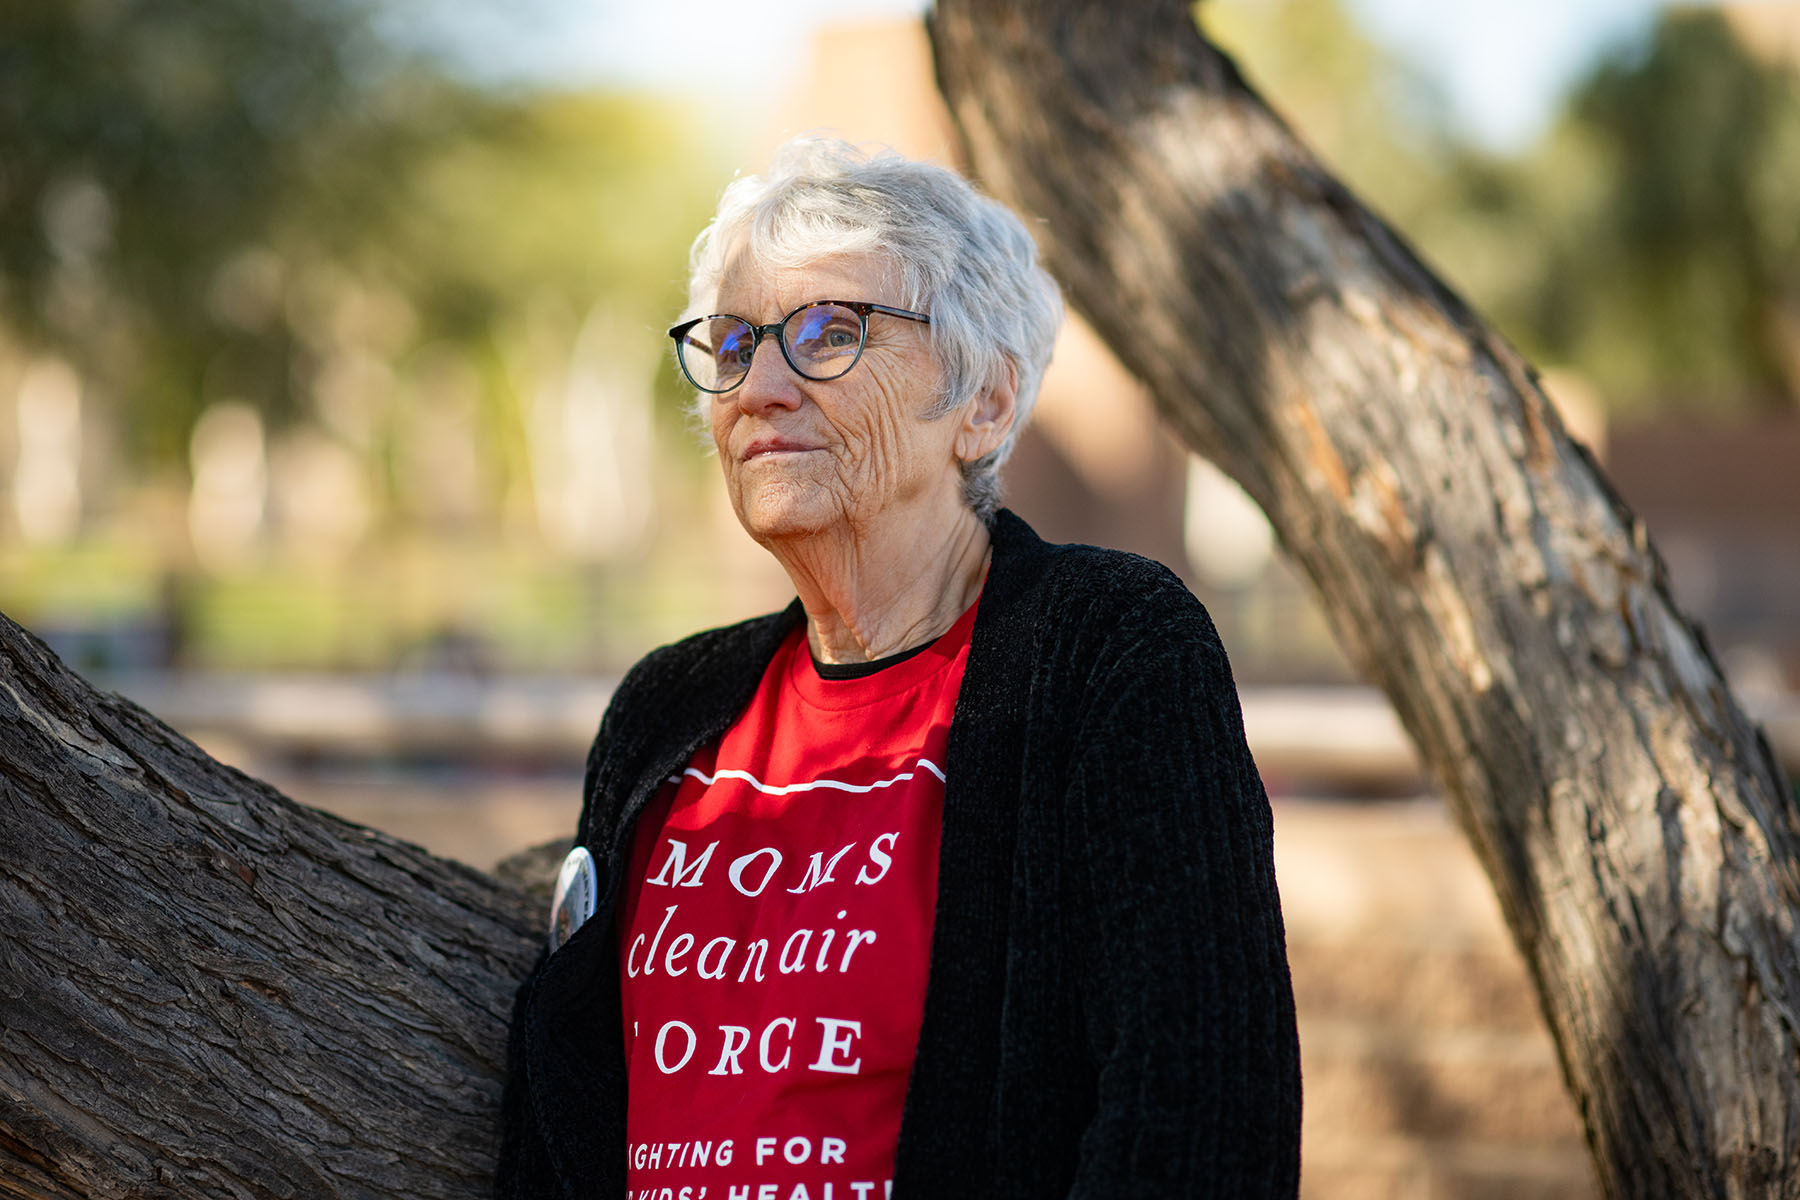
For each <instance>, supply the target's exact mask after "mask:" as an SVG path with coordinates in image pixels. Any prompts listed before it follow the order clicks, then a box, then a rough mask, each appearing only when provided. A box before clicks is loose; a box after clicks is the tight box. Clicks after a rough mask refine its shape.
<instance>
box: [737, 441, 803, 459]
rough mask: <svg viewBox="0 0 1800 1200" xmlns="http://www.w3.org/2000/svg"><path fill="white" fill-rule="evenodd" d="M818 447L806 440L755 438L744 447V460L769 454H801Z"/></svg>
mask: <svg viewBox="0 0 1800 1200" xmlns="http://www.w3.org/2000/svg"><path fill="white" fill-rule="evenodd" d="M819 448H820V447H818V446H813V445H809V444H808V443H806V442H796V441H793V440H791V439H789V438H757V439H756V440H755V441H754V442H751V443H750V444H749V445H748V446H746V447H744V461H745V462H749V461H750V460H751V459H753V458H762V457H764V456H765V455H770V454H801V453H804V452H806V451H808V450H817V449H819Z"/></svg>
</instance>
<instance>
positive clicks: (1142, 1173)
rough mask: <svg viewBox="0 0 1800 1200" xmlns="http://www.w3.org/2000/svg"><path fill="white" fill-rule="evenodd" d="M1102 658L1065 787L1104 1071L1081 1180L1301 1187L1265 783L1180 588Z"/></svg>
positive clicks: (1163, 1187) (1092, 1193) (1127, 625)
mask: <svg viewBox="0 0 1800 1200" xmlns="http://www.w3.org/2000/svg"><path fill="white" fill-rule="evenodd" d="M1153 607H1154V608H1155V609H1156V611H1153V612H1148V613H1146V612H1142V611H1140V612H1139V613H1138V614H1137V616H1136V618H1135V619H1128V620H1127V621H1125V622H1124V623H1123V624H1122V625H1121V627H1120V628H1119V629H1118V631H1117V633H1116V635H1115V638H1114V646H1115V647H1116V650H1115V651H1114V652H1112V653H1109V654H1108V655H1106V656H1105V657H1104V659H1103V660H1102V661H1100V662H1099V663H1098V664H1097V665H1096V666H1095V667H1094V668H1093V672H1092V678H1091V680H1090V682H1089V686H1088V688H1087V689H1085V690H1086V696H1085V702H1084V704H1083V706H1082V709H1083V715H1082V717H1081V719H1080V733H1079V742H1078V749H1077V751H1076V757H1075V760H1074V762H1075V767H1074V770H1073V772H1072V775H1071V779H1070V785H1069V796H1068V805H1067V809H1066V812H1067V819H1068V829H1069V831H1070V832H1069V837H1070V838H1071V840H1072V841H1076V842H1078V843H1079V844H1077V845H1074V846H1072V847H1071V854H1072V856H1073V857H1074V858H1075V859H1076V860H1077V861H1079V862H1080V863H1081V864H1082V865H1081V867H1080V868H1079V869H1077V870H1076V871H1075V872H1074V874H1073V876H1072V878H1071V880H1070V882H1071V884H1072V886H1073V889H1074V891H1075V895H1074V897H1073V899H1074V900H1075V901H1076V902H1075V903H1074V904H1073V905H1072V906H1071V910H1070V911H1071V914H1072V915H1071V917H1070V921H1071V924H1072V928H1071V933H1072V934H1073V936H1074V939H1075V942H1076V945H1077V947H1078V949H1077V953H1078V956H1079V957H1078V960H1077V961H1078V964H1079V969H1080V979H1081V984H1080V1003H1081V1007H1082V1013H1083V1018H1084V1021H1085V1025H1086V1030H1087V1036H1088V1049H1089V1051H1090V1053H1091V1054H1092V1056H1093V1061H1094V1063H1095V1064H1096V1069H1097V1072H1098V1096H1097V1104H1096V1109H1095V1114H1094V1117H1093V1119H1092V1121H1091V1122H1090V1124H1089V1126H1088V1128H1087V1130H1086V1131H1085V1134H1084V1136H1083V1138H1082V1143H1081V1150H1080V1157H1079V1166H1078V1170H1077V1176H1076V1181H1075V1184H1074V1187H1073V1188H1072V1190H1071V1193H1070V1194H1071V1196H1072V1197H1083V1198H1097V1197H1126V1196H1144V1197H1151V1196H1155V1197H1166V1196H1192V1197H1212V1196H1217V1197H1291V1196H1293V1195H1294V1194H1295V1193H1296V1191H1297V1190H1298V1186H1299V1182H1298V1181H1299V1140H1300V1067H1299V1045H1298V1040H1297V1037H1296V1032H1295V1023H1294V1002H1293V992H1292V987H1291V984H1290V982H1289V977H1288V968H1287V956H1286V949H1285V945H1284V935H1283V930H1282V922H1281V910H1280V902H1279V898H1278V896H1277V894H1276V888H1275V875H1274V866H1273V860H1272V823H1271V819H1270V811H1269V804H1268V800H1267V798H1266V797H1265V795H1264V792H1263V788H1262V782H1261V780H1260V778H1259V777H1258V775H1257V772H1256V766H1255V764H1254V762H1252V761H1251V757H1250V752H1249V750H1248V748H1247V747H1246V745H1245V742H1244V734H1243V722H1242V717H1241V715H1240V712H1239V708H1238V702H1237V694H1236V690H1235V688H1234V686H1233V683H1232V678H1231V670H1230V667H1229V665H1228V663H1227V661H1226V658H1225V652H1224V650H1223V648H1222V647H1221V646H1220V644H1219V641H1218V637H1217V635H1216V633H1215V632H1214V631H1213V628H1212V624H1211V622H1210V620H1209V619H1208V618H1207V616H1206V614H1205V611H1204V609H1202V608H1201V607H1200V605H1199V603H1198V602H1197V601H1194V600H1193V599H1192V597H1191V596H1188V595H1186V593H1185V591H1184V592H1182V593H1181V595H1180V596H1178V597H1173V598H1171V599H1166V600H1162V601H1158V603H1157V604H1156V605H1155V606H1153Z"/></svg>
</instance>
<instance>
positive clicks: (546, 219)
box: [0, 0, 709, 468]
mask: <svg viewBox="0 0 1800 1200" xmlns="http://www.w3.org/2000/svg"><path fill="white" fill-rule="evenodd" d="M375 2H376V0H154V2H153V0H33V2H32V3H25V4H8V5H4V6H0V326H4V327H5V328H6V329H7V330H9V331H10V336H11V337H12V338H13V339H14V340H16V341H20V342H23V343H24V345H25V346H26V348H28V349H45V350H51V351H54V352H56V353H59V354H61V355H63V356H64V357H66V358H68V359H70V360H71V361H72V362H74V363H75V364H77V366H78V367H79V368H80V369H81V371H82V372H83V375H84V377H85V379H86V384H87V391H88V394H89V396H90V397H92V398H93V399H94V401H95V402H96V403H97V404H98V406H99V407H101V408H102V409H104V410H106V411H107V412H108V413H109V414H110V417H111V419H112V421H113V423H114V424H115V426H116V427H117V428H118V430H119V433H120V440H121V442H122V445H123V447H124V449H125V450H126V453H127V459H128V464H129V465H131V466H134V467H138V468H143V467H156V466H167V465H178V464H181V463H182V462H183V461H184V459H185V455H186V450H187V439H188V436H189V433H190V431H191V429H192V428H193V425H194V422H195V419H196V417H197V415H198V414H199V413H200V412H201V410H202V409H203V408H204V407H205V406H206V405H207V404H209V403H211V402H212V401H214V400H217V399H221V398H232V399H236V400H241V401H245V402H248V403H249V404H251V405H253V406H254V407H255V408H257V409H258V410H260V411H261V412H262V413H263V414H264V417H265V420H266V421H267V422H268V423H269V425H270V426H271V427H272V428H280V427H282V426H283V425H285V424H289V423H292V422H294V421H296V420H300V419H303V418H304V417H305V416H306V410H307V406H308V404H309V399H310V393H311V392H312V390H313V389H314V387H315V385H316V384H317V383H318V381H319V377H320V374H321V372H323V371H325V370H327V369H329V367H330V364H331V360H332V356H333V354H334V353H335V352H336V351H337V350H340V349H342V346H343V343H345V342H346V341H358V340H360V341H363V342H374V343H379V345H378V346H377V348H378V349H379V350H381V351H382V352H383V353H384V354H385V355H387V356H388V357H389V358H401V357H404V355H405V354H407V353H408V352H409V351H410V350H411V349H412V348H414V347H418V346H423V345H427V344H441V343H444V342H448V343H450V344H453V345H456V346H460V347H463V348H465V349H466V350H467V351H468V353H469V354H470V356H472V357H473V358H474V359H475V360H476V361H478V362H479V361H481V359H482V356H483V353H484V350H486V349H491V343H492V342H493V340H494V339H495V338H496V337H498V336H501V331H502V330H503V329H504V327H506V326H507V324H508V323H509V322H513V321H516V320H517V319H518V317H519V314H520V313H522V312H526V311H528V310H534V309H535V310H541V309H543V308H545V307H546V306H547V307H550V308H555V307H557V306H562V307H563V308H565V309H567V310H569V311H571V312H573V313H574V314H575V315H574V317H573V318H570V320H575V321H578V320H579V316H580V314H581V313H583V312H585V311H587V309H588V308H589V307H590V306H593V305H595V304H597V303H598V304H601V305H605V304H608V303H613V304H616V305H618V306H620V307H629V309H630V310H632V311H638V312H641V311H643V310H644V308H645V306H646V304H648V305H649V306H651V307H652V308H653V309H654V310H655V311H656V312H657V313H658V314H659V315H660V313H661V312H662V311H664V310H669V309H672V308H673V307H674V306H675V303H676V294H677V291H676V277H677V276H678V275H679V264H680V261H681V247H682V245H683V243H684V242H685V240H686V238H687V237H688V236H689V235H691V232H692V230H693V229H695V228H697V227H698V223H699V220H700V219H701V216H702V214H703V212H704V209H705V202H706V200H707V198H708V196H707V191H708V189H707V187H706V186H705V185H704V184H697V180H704V179H707V178H708V177H709V176H708V173H707V170H706V168H707V166H708V162H709V160H708V159H707V158H706V156H705V155H704V154H695V153H694V152H693V147H692V144H691V143H692V136H693V135H692V134H691V132H690V128H689V124H688V123H687V122H686V121H685V120H684V117H683V114H681V113H680V112H678V111H671V109H670V108H669V106H668V105H666V104H663V103H658V102H656V101H654V100H652V99H650V98H634V97H606V96H581V97H574V96H545V95H533V94H499V93H495V92H490V91H483V90H480V89H477V88H474V87H471V86H469V85H466V84H463V83H460V82H459V81H457V80H455V79H453V78H451V77H450V76H448V75H447V74H446V73H444V72H443V71H442V70H441V69H439V68H436V67H434V66H433V65H431V64H429V63H427V62H425V61H422V60H420V59H419V58H418V57H417V56H407V55H404V54H402V53H400V52H398V51H396V50H395V49H394V48H393V47H392V46H391V45H388V44H385V43H384V42H383V41H382V40H381V39H380V38H378V37H377V36H376V35H375V34H374V33H373V32H372V27H373V23H372V20H371V18H372V15H373V8H372V5H373V4H374V3H375ZM683 145H687V147H688V151H689V152H688V154H687V155H686V156H685V158H684V157H683V156H682V155H681V154H680V153H679V152H678V150H677V147H680V146H683ZM683 162H685V163H687V164H688V166H687V168H686V169H683V168H682V166H681V164H682V163H683ZM567 323H568V322H567V321H565V324H567ZM346 326H351V327H350V328H346ZM489 357H490V358H491V355H490V356H489ZM486 382H487V383H491V384H493V385H494V386H501V385H502V383H503V382H504V381H503V380H502V373H501V372H499V371H497V370H496V371H493V372H490V373H489V376H488V378H487V380H486Z"/></svg>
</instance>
